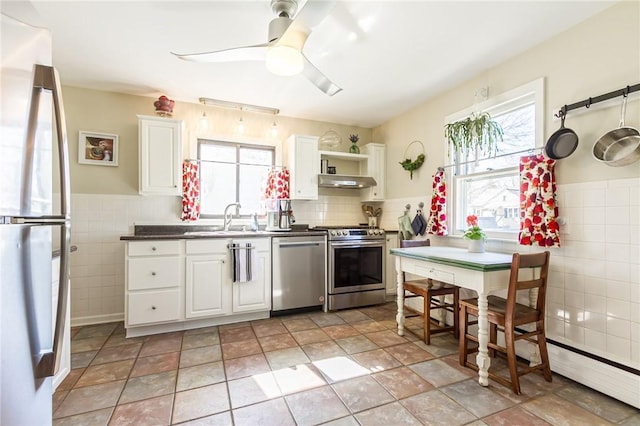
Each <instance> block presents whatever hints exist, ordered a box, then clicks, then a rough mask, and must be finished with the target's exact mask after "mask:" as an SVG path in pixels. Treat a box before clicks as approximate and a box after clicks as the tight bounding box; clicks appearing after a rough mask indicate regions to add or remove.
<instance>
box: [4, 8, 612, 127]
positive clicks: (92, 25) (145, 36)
mask: <svg viewBox="0 0 640 426" xmlns="http://www.w3.org/2000/svg"><path fill="white" fill-rule="evenodd" d="M2 1H3V2H4V1H5V0H2ZM33 3H34V6H35V7H36V9H37V10H38V11H39V13H40V14H41V15H42V18H43V20H44V22H45V24H46V25H47V26H48V27H49V28H50V29H51V30H52V34H53V55H54V65H56V67H58V69H59V71H60V74H61V79H62V83H63V84H64V85H70V86H78V87H84V88H92V89H97V90H106V91H115V92H122V93H129V94H134V95H143V96H153V97H156V96H159V95H162V94H164V95H167V96H169V97H170V98H172V99H175V100H180V101H185V102H193V103H197V102H198V98H200V97H209V98H216V99H223V100H227V101H232V102H242V103H248V104H254V105H264V106H271V107H276V108H279V109H280V111H281V112H280V113H281V114H282V115H286V116H291V117H300V118H307V119H314V120H320V121H328V122H335V123H342V124H346V125H353V126H363V127H374V126H376V125H379V124H381V123H383V122H384V121H386V120H388V119H389V118H391V117H394V116H396V115H398V114H400V113H402V112H404V111H406V110H408V109H410V108H412V107H414V106H416V105H418V104H421V103H423V102H425V101H426V100H428V99H429V98H431V97H433V96H435V95H437V94H439V93H441V92H443V91H445V90H447V89H450V88H452V87H454V86H456V85H458V84H460V83H461V82H463V81H465V80H467V79H469V78H470V77H473V76H474V75H476V74H478V73H479V72H482V71H483V70H486V69H488V68H491V67H493V66H495V65H496V64H498V63H500V62H502V61H505V60H506V59H508V58H510V57H513V56H515V55H517V54H519V53H521V52H523V51H525V50H527V49H529V48H530V47H532V46H535V45H536V44H539V43H541V42H542V41H544V40H546V39H548V38H550V37H552V36H554V35H556V34H558V33H559V32H562V31H564V30H566V29H567V28H569V27H571V26H573V25H575V24H577V23H579V22H581V21H583V20H585V19H587V18H588V17H590V16H592V15H594V14H597V13H599V12H600V11H602V10H604V9H605V8H607V7H609V6H611V5H612V4H613V3H612V1H516V0H511V1H496V2H487V1H466V2H461V1H396V0H388V1H338V2H337V4H336V6H335V7H334V8H333V10H332V12H331V13H330V15H329V16H327V18H326V19H325V20H324V21H323V22H322V23H321V24H320V25H319V26H318V27H317V28H316V29H315V30H314V31H313V32H312V33H311V35H310V36H309V39H308V40H307V43H306V45H305V48H304V52H305V54H306V56H307V57H308V58H309V59H310V60H311V61H312V62H313V63H314V64H315V65H316V66H317V67H318V68H319V69H320V70H322V71H323V72H324V73H325V74H326V75H327V76H328V77H329V78H330V79H332V80H333V81H334V82H335V83H336V84H338V85H339V86H341V87H342V88H343V91H342V92H340V93H338V94H337V95H335V96H333V97H329V96H327V95H325V94H324V93H322V92H321V91H320V90H318V89H317V88H316V87H315V86H313V85H311V84H310V83H309V82H308V81H307V80H306V79H305V78H304V77H303V76H301V75H298V76H293V77H279V76H275V75H272V74H270V73H269V72H268V71H267V70H266V68H265V66H264V63H262V62H238V63H213V64H211V63H210V64H203V63H194V62H187V61H182V60H179V59H177V58H175V57H174V56H173V55H171V54H170V53H169V52H170V51H174V52H179V53H191V52H202V51H212V50H218V49H226V48H230V47H236V46H243V45H251V44H258V43H262V42H266V41H267V40H266V39H267V29H268V24H269V21H270V20H271V19H273V18H274V15H273V12H272V11H271V8H270V0H260V1H242V0H234V1H230V0H229V1H147V2H142V1H68V2H58V1H49V0H47V1H35V2H33ZM301 5H302V0H301ZM585 54H586V53H585ZM469 102H470V103H471V102H473V94H470V96H469Z"/></svg>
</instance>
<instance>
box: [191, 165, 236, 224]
mask: <svg viewBox="0 0 640 426" xmlns="http://www.w3.org/2000/svg"><path fill="white" fill-rule="evenodd" d="M235 182H236V166H235V164H220V163H206V162H202V163H201V164H200V190H201V195H200V205H201V211H202V213H204V214H213V215H217V214H219V215H222V214H223V213H224V208H225V206H226V205H227V204H229V203H234V202H235V201H236V186H235V184H234V183H235ZM243 207H244V206H243Z"/></svg>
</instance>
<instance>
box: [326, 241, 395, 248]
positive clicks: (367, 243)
mask: <svg viewBox="0 0 640 426" xmlns="http://www.w3.org/2000/svg"><path fill="white" fill-rule="evenodd" d="M330 245H331V247H340V248H345V247H353V248H360V247H384V240H382V241H357V242H356V241H344V242H343V241H332V242H331V243H330Z"/></svg>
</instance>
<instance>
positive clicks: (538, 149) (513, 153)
mask: <svg viewBox="0 0 640 426" xmlns="http://www.w3.org/2000/svg"><path fill="white" fill-rule="evenodd" d="M542 149H544V147H543V146H541V147H538V148H529V149H523V150H522V151H514V152H509V153H507V154H500V155H494V156H493V157H484V158H478V159H476V160H470V161H463V162H462V163H453V164H447V165H446V166H440V167H438V170H439V171H441V172H443V171H444V169H448V168H449V167H455V166H462V165H464V164H471V163H475V162H477V161H485V160H493V159H494V158H501V157H508V156H510V155H516V154H524V153H525V152H531V153H533V152H535V151H540V150H542Z"/></svg>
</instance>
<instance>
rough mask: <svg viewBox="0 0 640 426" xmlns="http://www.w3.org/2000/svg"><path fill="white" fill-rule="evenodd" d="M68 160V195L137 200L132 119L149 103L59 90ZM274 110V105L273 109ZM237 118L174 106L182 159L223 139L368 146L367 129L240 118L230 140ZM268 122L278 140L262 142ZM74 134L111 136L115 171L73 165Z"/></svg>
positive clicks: (287, 119)
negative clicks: (335, 137) (206, 141)
mask: <svg viewBox="0 0 640 426" xmlns="http://www.w3.org/2000/svg"><path fill="white" fill-rule="evenodd" d="M62 91H63V96H64V103H65V110H66V118H67V132H68V140H69V152H70V157H71V161H70V163H71V191H72V192H73V193H76V194H129V195H130V194H137V193H138V119H137V117H136V115H137V114H142V115H153V114H154V110H155V108H154V107H153V102H154V100H155V99H154V98H148V97H143V96H133V95H125V94H120V93H112V92H102V91H97V90H89V89H81V88H77V87H70V86H65V87H63V90H62ZM276 107H277V105H276ZM203 112H206V114H207V122H208V127H207V130H206V131H203V129H202V127H201V120H200V119H201V117H202V114H203ZM240 115H241V112H240V111H237V110H229V109H223V108H216V107H205V106H203V105H201V104H195V103H185V102H177V103H176V105H175V107H174V114H173V118H177V119H181V120H184V123H185V135H184V140H183V152H184V156H185V157H194V156H195V149H194V146H193V145H194V143H195V141H196V139H197V137H212V138H223V139H229V140H238V141H253V142H255V141H261V142H263V143H267V144H271V145H276V146H278V145H281V141H284V140H286V138H287V137H288V136H289V135H291V134H304V135H316V136H320V135H322V134H323V133H324V132H326V131H327V130H330V129H332V130H335V131H336V132H338V134H340V135H341V136H342V138H343V143H342V145H341V147H340V149H339V150H342V151H347V150H348V149H349V145H350V142H349V140H348V137H349V135H350V134H353V133H356V134H358V135H359V136H360V142H359V143H358V144H359V145H364V144H365V143H368V142H371V132H372V130H371V129H365V128H361V127H354V126H345V125H340V124H334V123H326V122H320V121H312V120H302V119H296V118H291V117H285V116H280V115H277V116H273V115H267V114H258V113H249V112H242V119H243V121H244V123H245V128H246V130H245V133H244V136H243V137H238V136H236V135H234V126H235V125H236V123H237V122H238V120H239V119H240ZM274 121H275V122H276V123H277V124H278V138H277V139H278V140H279V141H280V142H278V140H273V139H270V138H269V137H268V132H269V130H270V129H271V127H272V125H273V123H274ZM80 130H85V131H92V132H100V133H110V134H117V135H118V136H119V143H120V145H119V149H120V152H119V155H118V166H117V167H106V166H95V165H86V164H79V163H78V132H79V131H80Z"/></svg>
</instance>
